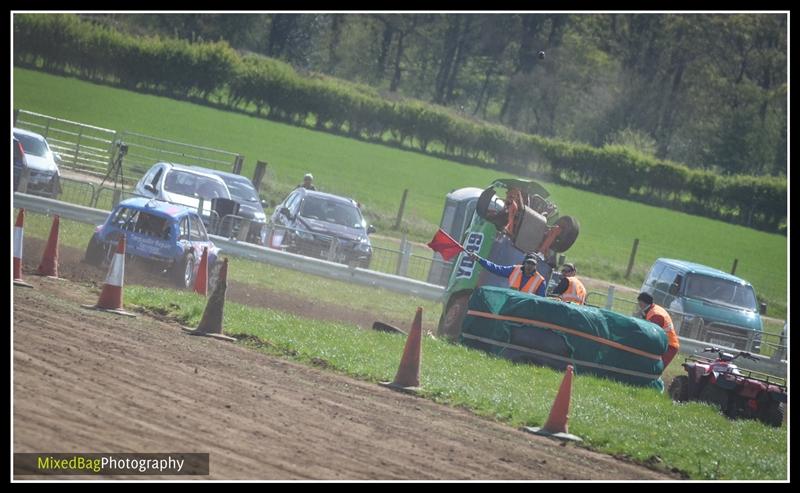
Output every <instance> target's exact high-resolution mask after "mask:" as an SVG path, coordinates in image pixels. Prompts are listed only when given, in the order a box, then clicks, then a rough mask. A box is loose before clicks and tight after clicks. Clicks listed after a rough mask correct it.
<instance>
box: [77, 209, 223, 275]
mask: <svg viewBox="0 0 800 493" xmlns="http://www.w3.org/2000/svg"><path fill="white" fill-rule="evenodd" d="M123 233H124V234H125V240H126V248H125V253H126V256H127V257H129V258H131V259H132V260H134V261H138V260H142V261H144V262H143V263H144V264H146V265H149V266H152V267H154V268H155V269H157V270H158V271H159V272H161V273H164V274H167V275H169V277H170V278H171V279H172V281H173V282H174V283H175V284H176V285H178V286H180V287H183V288H191V287H192V286H193V285H194V278H195V275H196V274H197V269H198V267H199V265H200V258H201V257H202V255H203V247H208V272H209V277H210V273H211V272H212V268H213V266H214V263H215V262H216V260H217V257H218V255H219V248H217V247H215V246H214V244H213V243H212V242H211V240H209V238H208V234H207V233H206V228H205V226H203V221H202V220H201V219H200V216H198V215H197V212H195V211H193V210H191V209H188V208H186V207H183V206H181V205H175V204H170V203H167V202H162V201H160V200H155V199H147V198H140V197H137V198H132V199H128V200H123V201H122V202H120V203H119V204H118V205H117V206H116V207H114V209H113V210H112V211H111V213H110V214H109V215H108V218H107V219H106V221H105V222H104V223H103V224H101V225H100V226H98V227H97V228H96V229H95V232H94V234H93V235H92V239H91V240H90V241H89V245H88V246H87V247H86V257H85V260H86V262H88V263H89V264H92V265H98V266H99V265H102V264H103V263H104V262H107V261H108V260H109V259H110V257H111V255H113V253H114V251H115V249H116V245H117V241H118V240H119V237H120V235H121V234H123Z"/></svg>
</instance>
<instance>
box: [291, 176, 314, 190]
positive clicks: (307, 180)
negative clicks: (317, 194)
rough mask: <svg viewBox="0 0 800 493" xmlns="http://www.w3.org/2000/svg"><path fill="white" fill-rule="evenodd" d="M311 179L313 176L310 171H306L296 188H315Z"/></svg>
mask: <svg viewBox="0 0 800 493" xmlns="http://www.w3.org/2000/svg"><path fill="white" fill-rule="evenodd" d="M313 181H314V177H313V176H312V175H311V173H306V175H305V176H304V177H303V183H302V184H300V185H297V187H296V188H301V187H302V188H305V189H306V190H316V189H317V188H316V187H315V186H314V183H313Z"/></svg>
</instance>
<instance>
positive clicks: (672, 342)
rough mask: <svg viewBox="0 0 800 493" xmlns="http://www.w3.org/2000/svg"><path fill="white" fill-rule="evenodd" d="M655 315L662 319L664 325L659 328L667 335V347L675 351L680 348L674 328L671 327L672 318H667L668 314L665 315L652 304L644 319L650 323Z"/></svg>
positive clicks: (665, 312)
mask: <svg viewBox="0 0 800 493" xmlns="http://www.w3.org/2000/svg"><path fill="white" fill-rule="evenodd" d="M656 315H660V316H661V318H663V319H664V324H663V325H662V326H661V328H662V329H664V331H665V332H666V333H667V340H668V341H669V342H668V344H669V346H671V347H674V348H675V349H678V348H679V347H681V343H680V340H678V334H676V333H675V327H674V326H673V325H672V317H670V316H669V313H667V311H666V310H664V309H663V308H661V307H660V306H658V305H656V304H655V303H653V304H652V305H650V309H649V310H647V313H646V314H645V316H644V318H645V320H647V321H651V319H652V318H653V317H655V316H656ZM653 323H655V322H653Z"/></svg>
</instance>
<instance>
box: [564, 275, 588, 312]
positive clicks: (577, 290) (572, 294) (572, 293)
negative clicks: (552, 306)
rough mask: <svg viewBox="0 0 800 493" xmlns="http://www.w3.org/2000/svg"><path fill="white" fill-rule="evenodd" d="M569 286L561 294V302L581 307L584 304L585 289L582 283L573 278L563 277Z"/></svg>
mask: <svg viewBox="0 0 800 493" xmlns="http://www.w3.org/2000/svg"><path fill="white" fill-rule="evenodd" d="M565 279H566V280H567V282H568V283H569V286H567V290H566V291H564V292H563V293H561V296H559V298H561V301H568V302H570V303H577V304H579V305H582V304H584V303H585V302H586V288H585V287H584V286H583V283H582V282H581V281H580V280H578V279H577V278H575V277H565Z"/></svg>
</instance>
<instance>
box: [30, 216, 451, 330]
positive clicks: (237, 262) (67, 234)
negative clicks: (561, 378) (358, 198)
mask: <svg viewBox="0 0 800 493" xmlns="http://www.w3.org/2000/svg"><path fill="white" fill-rule="evenodd" d="M51 224H52V219H51V218H50V217H47V216H44V215H41V214H33V213H26V215H25V235H26V236H30V237H35V238H41V239H46V238H47V236H48V235H49V234H50V226H51ZM93 231H94V226H92V225H89V224H83V223H79V222H75V221H69V220H62V221H61V224H60V226H59V244H60V245H62V246H68V247H72V248H78V249H81V250H84V249H85V248H86V245H87V244H88V242H89V240H88V239H89V238H90V237H91V235H92V233H93ZM23 254H24V248H23ZM223 255H224V252H223ZM228 269H229V271H228V276H229V279H231V280H235V281H238V282H244V283H248V284H254V285H257V286H263V287H265V288H268V289H271V290H273V291H277V292H281V293H286V294H289V295H293V296H296V297H298V298H305V299H308V301H309V303H313V302H315V301H317V302H324V303H330V304H336V305H338V306H342V307H348V308H353V309H356V310H359V311H364V312H372V313H374V314H375V320H384V321H385V320H386V317H391V318H395V319H399V320H408V325H410V324H411V321H412V320H413V319H414V313H416V309H417V307H418V306H421V307H422V308H423V325H424V327H425V329H426V330H432V331H435V330H436V326H437V324H438V323H439V315H440V314H441V312H442V306H441V303H438V302H435V301H428V300H424V299H420V298H416V297H413V296H407V295H402V294H398V293H394V292H391V291H387V290H385V289H380V288H371V287H367V286H359V285H356V284H350V283H345V282H342V281H335V280H332V279H325V278H322V277H317V276H313V275H310V274H304V273H302V272H297V271H293V270H290V269H283V268H280V267H275V266H272V265H268V264H262V263H259V262H253V261H252V260H245V259H241V258H231V262H230V264H229V268H228Z"/></svg>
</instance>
